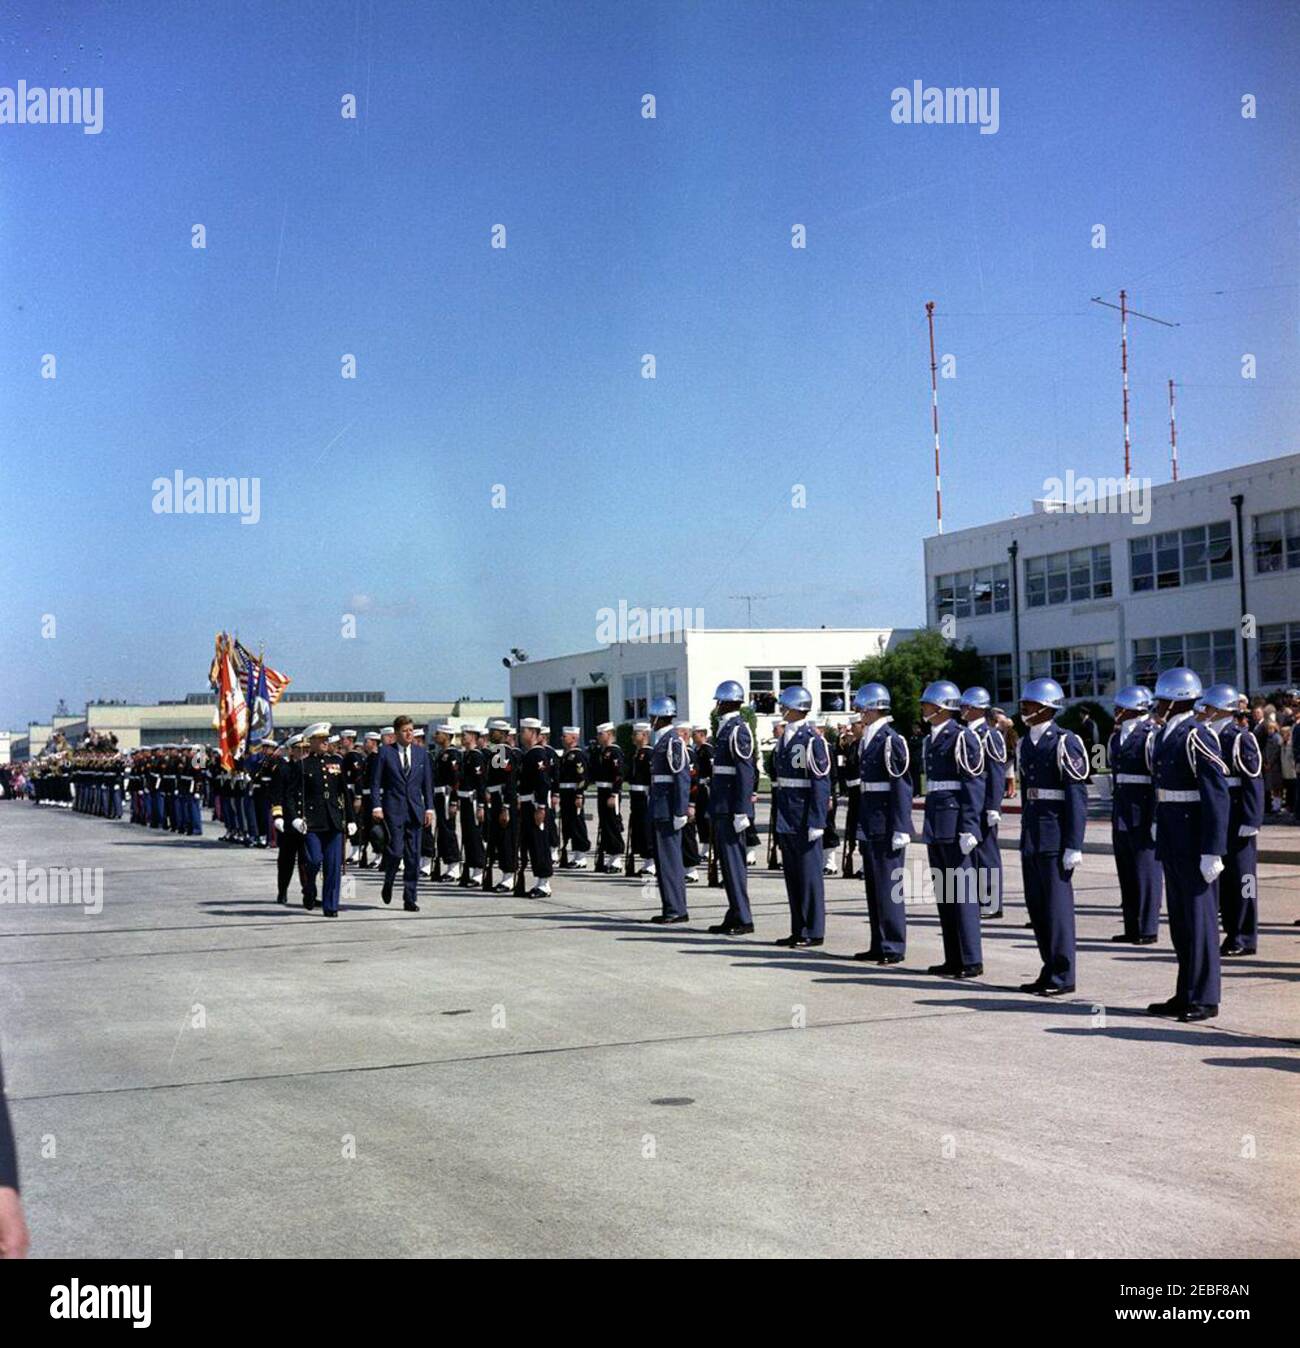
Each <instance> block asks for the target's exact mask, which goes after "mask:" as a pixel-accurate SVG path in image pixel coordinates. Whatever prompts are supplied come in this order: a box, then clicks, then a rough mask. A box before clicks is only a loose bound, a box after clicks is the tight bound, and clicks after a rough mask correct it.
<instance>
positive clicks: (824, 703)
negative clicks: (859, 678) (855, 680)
mask: <svg viewBox="0 0 1300 1348" xmlns="http://www.w3.org/2000/svg"><path fill="white" fill-rule="evenodd" d="M819 676H820V679H821V701H820V703H819V704H818V708H817V710H818V711H831V712H834V711H848V709H849V671H848V670H847V669H823V670H820V671H819ZM836 699H838V700H839V706H836V705H835V703H836Z"/></svg>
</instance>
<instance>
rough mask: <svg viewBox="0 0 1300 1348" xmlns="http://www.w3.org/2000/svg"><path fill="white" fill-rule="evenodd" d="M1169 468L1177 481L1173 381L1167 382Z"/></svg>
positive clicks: (1176, 437)
mask: <svg viewBox="0 0 1300 1348" xmlns="http://www.w3.org/2000/svg"><path fill="white" fill-rule="evenodd" d="M1169 467H1170V469H1171V470H1172V472H1173V480H1174V481H1175V482H1177V481H1178V428H1177V426H1176V425H1175V424H1174V381H1173V380H1172V379H1171V380H1170V381H1169Z"/></svg>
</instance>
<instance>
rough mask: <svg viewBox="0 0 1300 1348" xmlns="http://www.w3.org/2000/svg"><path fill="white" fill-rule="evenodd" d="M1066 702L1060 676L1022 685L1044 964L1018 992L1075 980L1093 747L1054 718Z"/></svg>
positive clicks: (1036, 915)
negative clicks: (1077, 898) (1077, 890)
mask: <svg viewBox="0 0 1300 1348" xmlns="http://www.w3.org/2000/svg"><path fill="white" fill-rule="evenodd" d="M1064 704H1065V691H1064V689H1062V687H1061V685H1060V684H1059V683H1057V682H1056V680H1055V679H1030V681H1029V682H1028V683H1027V684H1025V686H1024V688H1023V689H1022V690H1021V693H1020V717H1021V720H1023V721H1024V723H1025V725H1026V726H1027V727H1028V733H1027V734H1026V735H1025V737H1024V739H1022V740H1021V741H1020V744H1019V745H1018V753H1019V758H1020V762H1019V765H1018V766H1019V775H1020V787H1021V792H1022V795H1023V806H1022V809H1023V811H1024V813H1023V814H1022V815H1021V817H1020V865H1021V869H1022V871H1023V873H1024V883H1025V906H1026V907H1027V908H1028V909H1029V918H1030V921H1031V922H1032V923H1033V924H1034V939H1035V940H1036V941H1037V942H1038V953H1039V956H1040V958H1041V959H1042V969H1041V970H1040V971H1039V974H1038V977H1037V978H1036V979H1034V980H1033V981H1032V982H1030V983H1024V984H1022V985H1021V988H1020V991H1021V992H1032V993H1035V994H1037V995H1038V996H1040V997H1059V996H1060V995H1061V994H1062V993H1066V992H1073V991H1074V987H1075V978H1076V975H1075V936H1074V870H1075V868H1076V867H1077V866H1078V865H1079V863H1080V862H1081V861H1082V860H1083V833H1084V828H1085V826H1086V825H1087V822H1088V786H1087V782H1088V768H1089V763H1088V749H1087V746H1086V745H1085V744H1084V742H1083V740H1082V739H1080V738H1079V736H1078V735H1076V734H1075V733H1074V732H1073V731H1071V730H1062V729H1061V728H1060V727H1059V726H1057V725H1055V724H1054V721H1055V718H1056V714H1057V712H1059V711H1060V709H1061V708H1062V706H1064Z"/></svg>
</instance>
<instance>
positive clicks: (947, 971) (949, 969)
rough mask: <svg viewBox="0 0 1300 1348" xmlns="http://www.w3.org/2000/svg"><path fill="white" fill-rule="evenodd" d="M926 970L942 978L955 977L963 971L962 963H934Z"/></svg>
mask: <svg viewBox="0 0 1300 1348" xmlns="http://www.w3.org/2000/svg"><path fill="white" fill-rule="evenodd" d="M925 972H926V973H928V974H938V975H939V976H940V977H941V978H955V977H956V976H957V975H958V974H960V973H961V965H960V964H932V965H931V966H930V967H929V968H928V969H927V970H926V971H925Z"/></svg>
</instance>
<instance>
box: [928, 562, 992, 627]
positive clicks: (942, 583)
mask: <svg viewBox="0 0 1300 1348" xmlns="http://www.w3.org/2000/svg"><path fill="white" fill-rule="evenodd" d="M1010 609H1011V571H1010V568H1009V566H1008V564H1007V563H1006V562H1000V563H998V565H996V566H981V567H977V568H976V569H975V570H974V571H957V572H954V573H952V574H950V575H944V576H936V577H935V578H934V611H935V617H936V621H937V620H940V619H943V618H945V617H947V616H948V615H950V614H951V616H952V617H954V618H983V617H986V616H987V615H988V614H990V613H1007V612H1009V611H1010Z"/></svg>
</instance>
